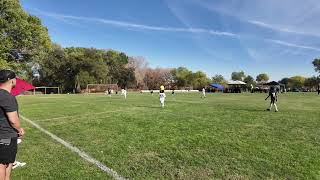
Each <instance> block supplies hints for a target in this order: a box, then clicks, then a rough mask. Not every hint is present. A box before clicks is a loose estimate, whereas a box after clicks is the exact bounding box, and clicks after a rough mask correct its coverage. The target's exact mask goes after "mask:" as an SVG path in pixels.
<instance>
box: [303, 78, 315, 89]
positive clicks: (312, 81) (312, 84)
mask: <svg viewBox="0 0 320 180" xmlns="http://www.w3.org/2000/svg"><path fill="white" fill-rule="evenodd" d="M304 86H306V87H309V88H316V87H317V86H318V78H317V77H316V76H312V77H309V78H306V79H305V81H304Z"/></svg>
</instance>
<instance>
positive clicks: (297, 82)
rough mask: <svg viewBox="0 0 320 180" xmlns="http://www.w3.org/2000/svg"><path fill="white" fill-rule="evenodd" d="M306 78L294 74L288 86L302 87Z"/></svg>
mask: <svg viewBox="0 0 320 180" xmlns="http://www.w3.org/2000/svg"><path fill="white" fill-rule="evenodd" d="M305 80H306V78H305V77H302V76H293V77H290V78H289V82H288V86H289V87H291V88H301V87H303V86H304V82H305Z"/></svg>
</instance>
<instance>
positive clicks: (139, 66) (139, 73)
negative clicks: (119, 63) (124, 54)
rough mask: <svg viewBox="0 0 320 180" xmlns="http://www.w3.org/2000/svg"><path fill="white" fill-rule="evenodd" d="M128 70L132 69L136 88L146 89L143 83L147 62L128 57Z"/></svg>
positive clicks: (142, 59) (143, 59) (139, 57)
mask: <svg viewBox="0 0 320 180" xmlns="http://www.w3.org/2000/svg"><path fill="white" fill-rule="evenodd" d="M128 61H129V62H128V68H133V69H134V74H135V79H136V88H140V89H141V88H146V85H145V83H144V81H143V79H144V77H145V74H146V70H147V68H148V62H147V60H146V59H145V58H144V57H141V56H138V57H129V59H128Z"/></svg>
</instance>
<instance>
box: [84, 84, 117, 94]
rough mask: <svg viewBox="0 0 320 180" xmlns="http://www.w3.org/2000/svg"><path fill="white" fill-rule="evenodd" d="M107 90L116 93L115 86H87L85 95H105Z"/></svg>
mask: <svg viewBox="0 0 320 180" xmlns="http://www.w3.org/2000/svg"><path fill="white" fill-rule="evenodd" d="M108 89H110V90H112V91H118V90H119V87H118V85H117V84H87V89H86V93H87V94H91V93H105V92H106V91H107V90H108Z"/></svg>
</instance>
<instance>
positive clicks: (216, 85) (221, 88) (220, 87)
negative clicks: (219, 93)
mask: <svg viewBox="0 0 320 180" xmlns="http://www.w3.org/2000/svg"><path fill="white" fill-rule="evenodd" d="M209 86H210V87H213V88H216V89H219V90H223V89H224V87H223V86H222V85H221V84H209Z"/></svg>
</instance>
